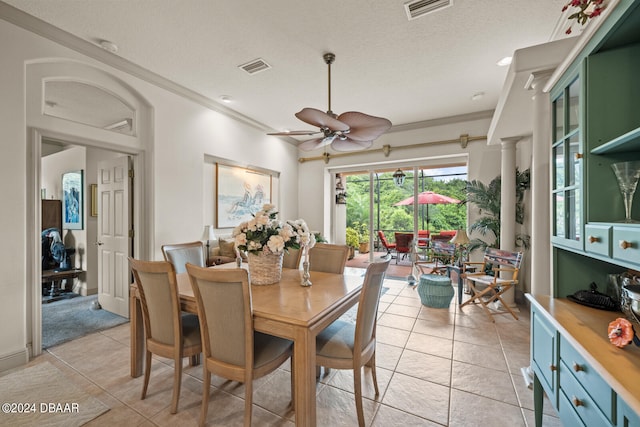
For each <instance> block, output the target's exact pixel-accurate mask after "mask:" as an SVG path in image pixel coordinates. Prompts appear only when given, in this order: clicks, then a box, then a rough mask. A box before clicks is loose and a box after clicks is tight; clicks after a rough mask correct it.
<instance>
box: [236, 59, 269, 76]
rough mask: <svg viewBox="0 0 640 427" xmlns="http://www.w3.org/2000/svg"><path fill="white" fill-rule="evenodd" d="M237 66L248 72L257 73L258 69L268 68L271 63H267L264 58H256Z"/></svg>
mask: <svg viewBox="0 0 640 427" xmlns="http://www.w3.org/2000/svg"><path fill="white" fill-rule="evenodd" d="M238 68H242V69H243V70H245V71H246V72H247V73H249V74H255V73H259V72H260V71H264V70H268V69H269V68H271V65H269V64H267V63H266V62H265V61H264V59H262V58H258V59H254V60H253V61H250V62H247V63H246V64H242V65H238Z"/></svg>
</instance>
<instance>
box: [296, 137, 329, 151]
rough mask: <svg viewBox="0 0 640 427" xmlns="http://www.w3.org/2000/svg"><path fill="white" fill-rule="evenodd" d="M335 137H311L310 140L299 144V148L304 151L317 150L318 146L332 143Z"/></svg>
mask: <svg viewBox="0 0 640 427" xmlns="http://www.w3.org/2000/svg"><path fill="white" fill-rule="evenodd" d="M332 140H333V139H332V138H331V137H329V138H314V139H310V140H308V141H304V142H301V143H300V144H298V148H299V149H301V150H304V151H311V150H315V149H317V148H322V147H324V146H325V145H329V144H331V141H332Z"/></svg>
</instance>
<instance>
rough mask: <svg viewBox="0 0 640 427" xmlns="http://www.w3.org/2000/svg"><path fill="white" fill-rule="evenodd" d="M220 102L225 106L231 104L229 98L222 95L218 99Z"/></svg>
mask: <svg viewBox="0 0 640 427" xmlns="http://www.w3.org/2000/svg"><path fill="white" fill-rule="evenodd" d="M220 101H222V102H224V103H225V104H230V103H231V97H230V96H228V95H222V96H221V97H220Z"/></svg>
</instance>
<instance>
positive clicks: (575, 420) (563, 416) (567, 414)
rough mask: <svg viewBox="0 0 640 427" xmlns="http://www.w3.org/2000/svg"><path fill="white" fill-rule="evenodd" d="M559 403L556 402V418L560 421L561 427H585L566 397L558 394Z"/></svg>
mask: <svg viewBox="0 0 640 427" xmlns="http://www.w3.org/2000/svg"><path fill="white" fill-rule="evenodd" d="M560 395H561V396H560V401H559V402H558V416H559V417H560V420H561V421H562V425H563V426H571V427H585V424H584V423H583V422H582V420H581V419H580V417H579V416H578V414H577V413H576V411H575V410H574V409H573V405H572V404H571V402H569V399H567V397H566V396H564V395H563V394H562V393H560Z"/></svg>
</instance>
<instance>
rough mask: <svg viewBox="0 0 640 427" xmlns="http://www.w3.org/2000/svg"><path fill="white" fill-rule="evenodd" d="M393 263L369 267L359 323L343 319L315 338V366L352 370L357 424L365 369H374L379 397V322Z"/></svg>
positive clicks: (361, 423) (360, 417)
mask: <svg viewBox="0 0 640 427" xmlns="http://www.w3.org/2000/svg"><path fill="white" fill-rule="evenodd" d="M389 262H390V260H388V259H387V260H386V261H383V262H374V263H371V264H369V267H367V272H366V274H365V277H364V283H363V285H362V292H361V293H360V299H359V302H358V313H357V315H356V322H355V324H354V323H353V322H349V321H345V320H343V319H341V318H339V319H338V320H336V321H334V322H333V323H332V324H330V325H329V326H327V328H325V329H324V330H322V331H321V332H320V333H319V334H318V336H317V337H316V364H317V365H318V366H324V367H328V368H335V369H352V370H353V386H354V391H355V399H356V411H357V414H358V425H359V426H361V427H362V426H364V411H363V409H362V367H363V366H369V367H371V376H372V377H373V386H374V388H375V392H376V396H378V395H379V394H380V391H379V390H378V380H377V378H376V357H375V354H376V319H377V317H378V316H377V314H378V303H379V301H380V292H381V290H382V283H383V281H384V276H385V273H386V271H387V268H388V267H389Z"/></svg>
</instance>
